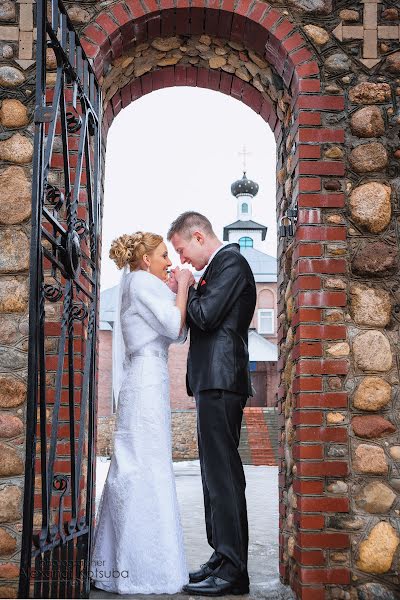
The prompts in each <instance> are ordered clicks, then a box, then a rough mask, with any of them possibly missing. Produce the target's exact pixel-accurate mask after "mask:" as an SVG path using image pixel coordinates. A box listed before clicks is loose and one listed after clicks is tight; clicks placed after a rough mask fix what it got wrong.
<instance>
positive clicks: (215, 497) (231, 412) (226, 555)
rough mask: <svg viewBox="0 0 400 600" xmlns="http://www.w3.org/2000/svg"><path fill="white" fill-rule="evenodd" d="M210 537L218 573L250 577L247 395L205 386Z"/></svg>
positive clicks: (200, 416)
mask: <svg viewBox="0 0 400 600" xmlns="http://www.w3.org/2000/svg"><path fill="white" fill-rule="evenodd" d="M195 398H196V407H197V434H198V446H199V458H200V467H201V477H202V483H203V494H204V509H205V521H206V530H207V539H208V543H209V544H210V546H211V547H212V548H213V549H214V553H213V555H212V557H211V559H210V561H209V564H210V563H213V565H212V564H210V566H216V564H218V562H220V567H219V569H218V576H219V577H221V578H222V579H226V580H227V581H235V580H236V579H238V578H244V579H247V578H248V574H247V556H248V544H249V541H248V523H247V506H246V496H245V488H246V480H245V476H244V471H243V465H242V460H241V458H240V455H239V451H238V446H239V440H240V430H241V424H242V417H243V409H244V407H245V405H246V402H247V396H243V395H242V394H237V393H235V392H230V391H226V390H203V391H200V392H198V394H196V396H195Z"/></svg>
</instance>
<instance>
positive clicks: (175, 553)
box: [91, 231, 194, 594]
mask: <svg viewBox="0 0 400 600" xmlns="http://www.w3.org/2000/svg"><path fill="white" fill-rule="evenodd" d="M110 257H111V258H112V259H113V260H114V261H115V262H116V264H117V266H118V268H120V269H122V268H123V269H125V274H124V275H123V277H122V281H121V290H120V308H119V315H120V326H121V330H122V343H123V348H122V349H123V352H124V355H125V360H124V364H123V373H122V379H121V389H120V392H119V397H118V407H117V415H116V426H115V433H114V453H113V456H112V459H111V464H110V468H109V472H108V475H107V480H106V483H105V486H104V489H103V492H102V495H101V499H100V503H99V509H98V512H97V518H96V529H95V532H94V539H93V553H92V562H91V578H92V581H93V585H94V586H95V587H97V588H100V589H102V590H105V591H107V592H114V593H118V594H163V593H167V594H174V593H177V592H179V591H181V588H182V586H183V585H185V584H186V583H187V582H188V579H189V578H188V570H187V565H186V557H185V551H184V541H183V532H182V526H181V521H180V515H179V506H178V501H177V495H176V488H175V479H174V472H173V465H172V442H171V415H170V405H169V381H168V366H167V359H168V346H169V345H170V344H171V343H172V342H177V341H184V340H185V338H186V327H185V320H186V303H187V295H188V289H189V287H190V286H191V285H192V284H193V282H194V279H193V275H192V274H191V272H190V271H188V270H187V269H184V270H179V269H176V272H175V274H174V278H175V277H176V280H174V281H170V282H168V271H167V270H168V268H169V267H170V266H171V261H170V260H169V258H168V251H167V247H166V245H165V244H164V242H163V238H162V237H161V236H160V235H156V234H154V233H142V232H140V231H138V232H136V233H134V234H132V235H123V236H121V237H120V238H118V239H116V240H114V241H113V243H112V246H111V250H110ZM127 267H128V269H127ZM173 289H176V294H175V292H174V291H172V290H173ZM117 326H118V324H117Z"/></svg>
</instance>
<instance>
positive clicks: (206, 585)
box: [183, 575, 249, 596]
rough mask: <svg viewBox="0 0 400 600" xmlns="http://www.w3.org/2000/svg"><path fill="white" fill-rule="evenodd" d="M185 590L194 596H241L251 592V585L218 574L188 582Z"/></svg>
mask: <svg viewBox="0 0 400 600" xmlns="http://www.w3.org/2000/svg"><path fill="white" fill-rule="evenodd" d="M183 591H184V592H186V593H187V594H192V595H193V596H227V595H228V594H231V595H232V596H241V595H242V594H248V593H249V586H248V585H247V583H243V582H241V581H225V579H221V578H220V577H217V576H216V575H210V576H209V577H207V579H204V581H200V582H199V583H188V584H187V585H185V586H184V587H183Z"/></svg>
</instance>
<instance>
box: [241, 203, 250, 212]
mask: <svg viewBox="0 0 400 600" xmlns="http://www.w3.org/2000/svg"><path fill="white" fill-rule="evenodd" d="M248 212H249V205H248V204H247V202H243V204H242V213H248Z"/></svg>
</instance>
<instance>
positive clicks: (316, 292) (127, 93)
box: [82, 0, 350, 600]
mask: <svg viewBox="0 0 400 600" xmlns="http://www.w3.org/2000/svg"><path fill="white" fill-rule="evenodd" d="M82 35H83V38H82V40H83V41H82V43H83V46H84V49H85V51H86V52H87V54H88V56H90V57H91V58H92V60H93V65H94V69H95V71H96V74H97V76H98V77H99V80H100V82H103V84H104V82H105V80H106V78H107V77H110V76H111V78H112V76H113V72H114V71H116V65H117V64H119V63H118V61H121V59H122V58H123V57H124V56H125V55H126V53H129V50H130V49H131V48H132V43H134V45H136V46H137V45H138V44H145V43H151V42H152V41H153V40H156V39H159V38H161V39H165V38H167V39H168V38H171V37H172V36H175V37H178V39H181V40H187V39H190V38H191V37H193V36H202V35H206V36H210V37H211V38H216V39H218V40H225V41H228V42H236V43H239V44H242V45H243V47H244V48H245V50H246V51H252V52H253V53H256V54H257V55H258V56H260V57H261V58H262V59H263V60H265V61H266V62H267V63H268V64H269V65H270V67H271V68H272V69H273V72H274V73H275V75H276V76H277V77H278V79H277V81H278V82H279V83H280V85H281V87H280V91H278V92H277V93H276V94H275V96H278V97H275V99H273V98H271V97H269V96H268V95H267V93H266V91H261V90H260V89H256V87H254V85H253V82H252V81H244V80H243V79H241V78H240V77H238V76H237V75H236V73H227V72H225V71H224V70H222V69H221V68H218V69H213V68H206V67H205V66H197V65H188V64H186V65H182V64H176V65H174V66H164V67H160V66H157V65H155V66H153V67H152V68H151V69H150V70H149V71H148V72H146V73H144V74H141V75H139V76H137V77H132V80H131V81H128V82H125V83H124V84H123V85H117V88H118V89H115V90H114V93H113V94H111V96H110V93H109V92H107V95H106V98H107V101H106V103H105V106H104V109H105V110H104V120H103V127H104V132H105V134H106V133H107V131H108V129H109V127H110V126H111V124H112V121H113V119H114V118H115V116H116V115H118V113H119V112H120V111H121V110H122V109H123V108H124V107H126V106H128V105H129V104H130V103H131V102H132V101H134V100H136V99H138V98H140V97H141V96H143V95H145V94H148V93H151V92H152V91H155V90H158V89H161V88H164V87H170V86H182V85H189V86H198V87H203V88H208V89H211V90H215V91H220V92H222V93H225V94H229V95H231V96H232V97H234V98H236V99H238V100H241V101H242V102H244V103H245V104H247V105H248V106H250V107H251V108H252V109H253V110H254V111H255V112H256V113H258V114H260V116H261V117H262V118H263V119H264V120H265V121H267V122H268V124H269V126H270V127H271V129H272V131H273V132H274V135H275V139H276V143H277V156H278V161H277V184H278V186H277V203H278V205H277V206H278V216H279V218H282V217H284V216H285V215H286V214H287V211H288V209H289V210H290V209H291V210H297V211H298V212H297V226H296V233H295V237H294V239H293V240H292V241H290V242H289V239H288V238H282V239H281V241H280V244H279V248H278V261H279V263H278V264H279V265H280V273H281V275H280V278H279V280H278V286H279V289H280V297H281V300H280V304H279V308H278V311H279V312H280V313H281V323H282V324H281V327H280V329H279V340H280V348H281V352H280V359H279V363H278V368H279V370H280V372H281V386H280V388H279V391H278V397H279V403H280V408H279V412H280V426H281V428H282V436H283V438H282V444H281V458H282V459H283V457H285V460H281V465H280V476H279V486H280V530H281V533H280V574H281V578H282V581H284V582H285V583H289V584H290V585H291V587H292V588H293V589H294V590H295V592H296V594H297V595H298V597H299V598H302V599H310V600H311V599H312V600H322V599H325V598H327V597H328V596H327V595H326V586H327V585H333V584H339V585H348V584H349V583H350V571H349V569H348V568H343V567H340V566H339V567H338V566H336V568H335V566H331V564H330V562H329V554H328V552H327V550H326V548H330V549H331V551H332V550H337V551H341V550H343V549H347V548H348V546H349V543H350V541H349V535H348V534H347V533H339V534H338V533H335V532H332V531H330V530H329V524H328V520H326V517H325V513H326V512H328V513H330V512H332V513H333V512H335V513H340V512H347V511H348V510H349V501H348V499H347V498H330V497H327V495H326V489H325V486H324V484H325V482H326V478H327V477H328V478H329V477H341V476H346V475H347V473H348V465H347V461H345V460H342V461H340V460H339V461H338V460H335V461H330V460H328V461H326V460H325V458H326V451H327V448H328V444H329V443H330V442H332V441H337V442H345V441H346V440H347V430H346V429H345V428H344V427H336V428H335V429H334V430H333V429H330V428H329V427H327V426H326V421H325V417H324V413H323V411H322V409H323V408H324V407H329V408H331V409H335V408H336V409H339V408H344V407H345V406H346V405H347V399H346V393H344V392H327V393H325V392H324V385H325V384H324V379H326V377H327V376H328V375H337V374H340V375H345V374H346V373H347V369H348V362H347V360H345V359H340V358H339V359H338V358H335V359H332V358H329V357H326V358H324V357H323V350H322V343H323V340H324V339H325V338H328V339H335V340H345V339H346V331H345V328H344V327H343V326H342V325H326V324H324V316H323V312H324V308H327V309H333V308H336V307H338V306H343V305H344V304H345V303H346V296H345V293H344V292H342V291H329V290H323V289H322V287H323V276H325V275H327V274H328V275H329V274H331V275H335V274H336V275H337V274H342V273H345V270H346V263H345V261H344V260H343V259H342V258H339V257H329V258H325V256H324V243H327V242H331V243H340V242H342V241H343V240H344V239H345V235H346V234H345V229H344V227H343V226H341V225H340V224H337V223H335V224H332V225H330V224H328V223H329V222H328V223H326V221H325V220H324V217H323V214H322V209H331V208H342V207H343V206H344V194H343V191H342V190H343V186H342V184H339V187H338V189H336V190H334V191H332V189H331V188H332V186H329V185H325V188H324V184H326V182H329V181H330V180H331V179H332V180H333V178H334V179H335V181H338V178H341V177H343V175H344V164H343V161H342V160H340V159H339V160H338V159H337V157H336V158H335V159H334V160H329V158H327V157H325V156H324V153H323V149H324V148H325V146H326V144H327V143H328V144H331V143H332V144H333V143H338V144H341V143H343V142H344V131H343V129H341V128H340V127H333V128H332V127H329V128H328V127H327V126H326V124H325V122H324V121H325V116H326V115H327V114H332V115H334V114H335V113H337V112H339V111H341V110H343V107H344V99H343V96H342V95H326V94H323V93H322V91H321V80H320V72H319V65H318V61H317V59H316V57H315V55H314V53H313V49H312V47H311V46H310V45H309V44H308V42H306V40H305V39H304V38H303V37H302V35H300V33H299V31H298V30H297V29H296V28H295V27H294V26H293V25H292V23H291V22H290V21H289V20H288V19H287V18H286V17H285V16H284V15H283V14H282V13H280V12H279V11H278V10H276V9H275V8H272V7H271V6H269V5H266V4H265V3H262V2H250V1H249V0H246V1H243V0H242V1H241V2H239V4H238V5H237V6H236V7H235V8H234V3H233V2H232V1H231V0H223V1H222V2H221V5H220V6H219V7H218V8H217V7H216V6H215V5H212V4H210V5H209V6H206V7H205V6H203V5H201V4H200V3H199V5H198V6H195V5H193V4H190V3H187V2H179V3H178V5H177V6H176V7H174V6H172V4H171V3H170V2H161V3H160V5H158V4H157V3H156V2H151V1H150V0H148V1H147V2H146V3H143V5H139V4H138V3H137V2H135V1H126V2H124V3H118V4H114V5H112V6H110V7H109V8H106V9H104V10H102V11H101V12H99V13H98V14H96V17H95V19H93V20H92V21H91V22H90V24H88V25H87V26H86V27H85V28H84V29H83V31H82ZM133 40H134V42H133ZM111 89H112V88H111ZM273 95H274V94H273ZM282 314H286V322H285V323H284V322H282ZM289 329H291V331H295V336H294V338H293V339H292V340H291V341H288V330H289ZM333 330H334V331H333ZM310 340H313V341H310ZM315 340H319V341H315ZM316 426H318V427H316ZM316 436H317V437H316ZM316 442H318V443H316ZM316 548H318V549H316Z"/></svg>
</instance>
